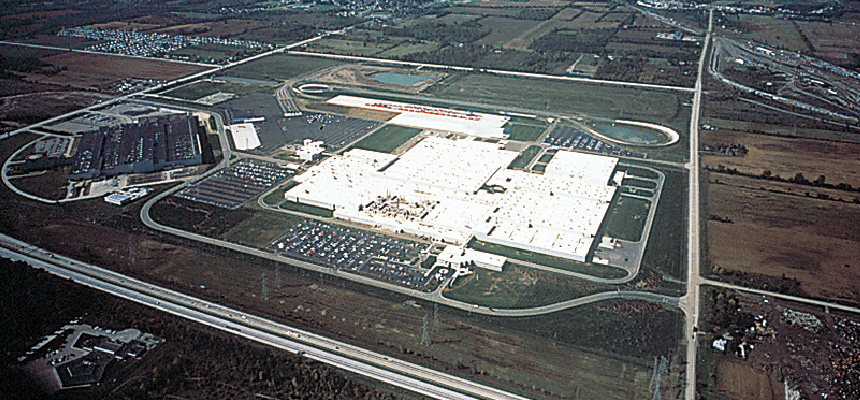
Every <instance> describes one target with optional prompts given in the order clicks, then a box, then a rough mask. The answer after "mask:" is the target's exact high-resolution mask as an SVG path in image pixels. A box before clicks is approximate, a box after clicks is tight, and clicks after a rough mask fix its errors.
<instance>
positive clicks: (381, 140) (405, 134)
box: [351, 125, 421, 153]
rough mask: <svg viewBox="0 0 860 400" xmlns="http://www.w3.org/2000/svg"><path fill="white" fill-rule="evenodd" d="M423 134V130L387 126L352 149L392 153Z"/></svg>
mask: <svg viewBox="0 0 860 400" xmlns="http://www.w3.org/2000/svg"><path fill="white" fill-rule="evenodd" d="M419 133H421V129H418V128H410V127H406V126H400V125H385V126H383V127H382V128H379V129H377V130H376V132H373V133H372V134H371V135H370V136H367V137H365V138H364V139H361V140H360V141H359V142H358V143H356V144H354V145H352V147H351V148H354V149H362V150H370V151H378V152H382V153H391V152H392V151H394V149H396V148H397V147H399V146H400V145H401V144H403V143H406V142H407V141H408V140H409V139H412V138H413V137H415V136H417V135H418V134H419Z"/></svg>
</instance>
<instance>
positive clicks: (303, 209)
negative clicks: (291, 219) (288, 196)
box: [280, 201, 334, 218]
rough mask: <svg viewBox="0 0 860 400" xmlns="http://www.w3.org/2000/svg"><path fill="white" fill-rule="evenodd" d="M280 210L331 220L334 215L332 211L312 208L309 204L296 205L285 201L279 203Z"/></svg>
mask: <svg viewBox="0 0 860 400" xmlns="http://www.w3.org/2000/svg"><path fill="white" fill-rule="evenodd" d="M280 208H281V209H284V210H290V211H298V212H300V213H305V214H310V215H316V216H319V217H324V218H331V217H332V216H333V215H334V211H332V210H329V209H327V208H322V207H317V206H312V205H310V204H304V203H296V202H294V201H285V202H283V203H281V205H280Z"/></svg>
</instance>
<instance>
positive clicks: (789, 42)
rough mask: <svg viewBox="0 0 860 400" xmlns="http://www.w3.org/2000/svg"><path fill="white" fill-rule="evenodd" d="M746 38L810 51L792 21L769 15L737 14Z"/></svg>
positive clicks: (796, 49) (790, 48)
mask: <svg viewBox="0 0 860 400" xmlns="http://www.w3.org/2000/svg"><path fill="white" fill-rule="evenodd" d="M737 18H738V20H739V21H738V22H739V25H740V29H741V30H742V31H744V32H745V33H744V34H743V35H741V36H742V37H743V38H745V39H752V40H757V41H759V42H763V43H767V44H769V45H772V46H777V47H782V48H785V49H788V50H794V51H801V52H808V51H810V50H813V49H810V48H809V46H808V45H807V44H806V41H804V39H803V36H802V35H801V33H800V31H798V29H797V24H796V23H795V22H792V21H786V20H781V19H776V18H773V17H771V16H767V15H752V14H740V15H738V16H737Z"/></svg>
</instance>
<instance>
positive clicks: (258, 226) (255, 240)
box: [221, 211, 305, 248]
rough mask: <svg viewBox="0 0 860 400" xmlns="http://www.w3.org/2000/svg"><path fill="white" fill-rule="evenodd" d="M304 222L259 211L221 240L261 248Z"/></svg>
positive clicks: (293, 217) (285, 215)
mask: <svg viewBox="0 0 860 400" xmlns="http://www.w3.org/2000/svg"><path fill="white" fill-rule="evenodd" d="M304 220H305V218H302V217H297V216H295V215H290V214H285V213H280V212H272V211H258V212H256V213H254V215H253V216H252V217H251V218H248V219H246V220H244V221H242V222H240V223H239V224H237V225H236V226H234V227H233V228H232V229H230V230H229V231H227V232H226V233H224V234H223V235H222V236H221V239H223V240H226V241H228V242H232V243H239V244H243V245H246V246H252V247H257V248H260V247H263V246H265V245H267V244H269V243H271V242H272V241H274V240H275V239H277V238H278V237H280V236H281V235H282V234H284V232H286V231H287V230H288V229H290V227H292V226H293V225H296V224H298V223H300V222H302V221H304Z"/></svg>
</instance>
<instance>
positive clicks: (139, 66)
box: [25, 52, 205, 89]
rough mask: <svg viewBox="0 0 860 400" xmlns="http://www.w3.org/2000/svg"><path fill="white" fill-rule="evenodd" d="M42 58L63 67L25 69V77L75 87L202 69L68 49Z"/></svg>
mask: <svg viewBox="0 0 860 400" xmlns="http://www.w3.org/2000/svg"><path fill="white" fill-rule="evenodd" d="M42 62H44V63H47V64H51V65H53V66H55V67H56V68H61V69H62V70H61V71H59V72H57V73H55V74H43V73H27V74H25V76H26V78H25V79H26V80H28V81H31V82H37V83H43V84H53V85H63V86H69V87H73V88H77V89H90V88H99V89H103V88H104V89H106V88H107V87H108V86H109V85H110V84H111V83H114V82H116V81H118V80H122V79H125V78H136V79H154V80H171V79H176V78H179V77H182V76H185V75H189V74H192V73H195V72H200V71H203V70H204V69H205V68H204V67H200V66H195V65H189V64H180V63H174V62H169V61H159V60H151V59H139V58H131V57H121V56H112V55H101V54H87V53H71V52H64V53H59V54H55V55H50V56H47V57H43V58H42Z"/></svg>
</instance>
